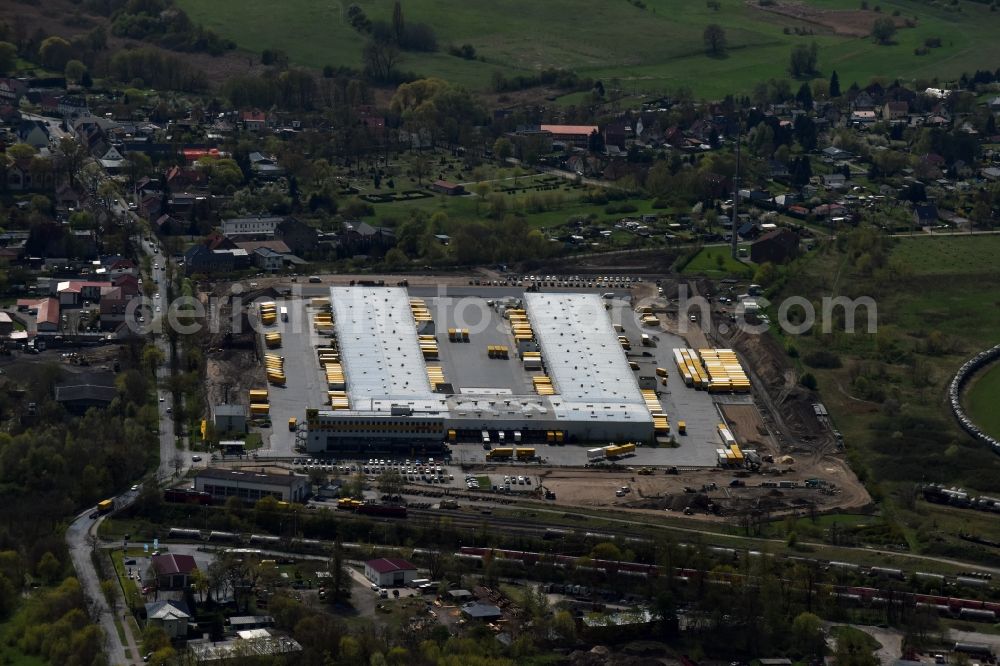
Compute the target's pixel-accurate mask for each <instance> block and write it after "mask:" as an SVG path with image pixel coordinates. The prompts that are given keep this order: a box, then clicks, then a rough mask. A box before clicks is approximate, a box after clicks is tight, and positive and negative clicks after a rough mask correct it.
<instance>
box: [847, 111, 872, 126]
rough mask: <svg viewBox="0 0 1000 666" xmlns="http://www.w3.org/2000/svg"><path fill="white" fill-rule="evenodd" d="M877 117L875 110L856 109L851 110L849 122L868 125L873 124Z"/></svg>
mask: <svg viewBox="0 0 1000 666" xmlns="http://www.w3.org/2000/svg"><path fill="white" fill-rule="evenodd" d="M876 120H878V117H877V116H876V115H875V111H873V110H870V109H858V110H856V111H852V112H851V124H853V125H854V126H856V127H862V128H864V127H868V126H870V125H874V124H875V121H876Z"/></svg>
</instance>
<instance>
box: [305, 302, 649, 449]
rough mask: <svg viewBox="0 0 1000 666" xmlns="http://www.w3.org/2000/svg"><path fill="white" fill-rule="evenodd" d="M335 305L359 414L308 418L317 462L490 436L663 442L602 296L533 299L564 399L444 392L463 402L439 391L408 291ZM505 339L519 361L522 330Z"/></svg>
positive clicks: (533, 318) (528, 305) (540, 343)
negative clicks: (322, 455) (330, 456)
mask: <svg viewBox="0 0 1000 666" xmlns="http://www.w3.org/2000/svg"><path fill="white" fill-rule="evenodd" d="M484 305H485V301H484ZM330 306H331V310H332V319H333V330H334V334H335V337H336V343H337V350H338V353H339V357H340V363H341V364H342V366H343V374H344V380H345V388H346V393H347V399H348V408H347V409H310V410H308V411H307V425H308V437H307V440H306V450H307V451H309V452H317V453H318V452H348V451H357V452H364V451H366V450H385V449H400V450H403V449H424V450H428V451H429V450H435V449H438V450H439V449H440V448H441V447H442V446H443V444H444V442H445V441H446V440H448V439H452V440H454V439H455V437H456V436H457V437H459V438H463V439H466V438H468V437H476V438H477V439H478V436H479V433H484V434H485V433H502V432H506V433H507V434H508V436H511V435H513V434H514V433H517V441H525V442H531V441H546V437H547V436H551V434H552V433H553V432H558V433H560V441H561V438H562V436H563V435H565V437H566V438H567V439H568V440H576V441H581V442H593V441H603V442H607V441H642V442H645V441H650V440H652V438H653V436H654V428H653V418H652V415H651V413H650V411H649V408H648V407H647V404H646V402H645V401H644V399H643V396H642V393H641V391H640V389H639V385H638V381H637V380H636V377H635V375H634V374H633V372H632V371H631V369H630V367H629V363H628V359H627V358H626V356H625V352H624V351H623V349H622V346H621V344H620V342H619V340H618V335H617V333H616V332H615V330H614V327H613V326H612V323H611V318H610V317H609V315H608V313H607V310H606V309H605V304H604V301H603V300H602V299H601V298H600V297H599V296H598V295H596V294H577V293H527V294H525V297H524V309H525V312H526V314H527V318H528V320H529V321H530V324H531V329H532V330H533V333H534V336H535V339H536V342H537V348H538V349H539V350H540V351H541V359H542V365H543V366H544V372H545V373H546V376H547V377H548V378H549V380H550V381H551V384H552V389H553V390H552V391H551V394H541V395H539V394H534V393H526V392H525V390H524V388H523V386H516V387H515V386H512V387H510V388H509V389H502V388H500V389H498V388H491V389H476V388H472V387H466V388H461V389H459V390H453V389H450V388H448V387H450V385H449V384H447V383H445V384H443V385H440V384H439V385H438V388H439V390H440V389H441V388H442V386H443V387H445V390H448V391H451V392H435V390H434V387H432V385H431V382H430V379H429V378H428V366H427V363H426V361H425V348H424V347H423V346H422V342H421V340H420V339H419V338H418V335H420V334H424V335H426V334H427V332H428V330H433V328H430V329H429V328H428V327H427V326H424V327H423V328H422V329H421V330H420V331H418V329H417V323H416V322H415V320H414V313H413V310H412V309H411V302H410V297H409V295H408V293H407V291H406V289H404V288H396V287H390V288H385V287H362V286H357V287H333V288H331V289H330ZM441 330H444V329H443V328H442V329H441ZM505 334H506V335H507V336H508V337H509V338H510V343H511V344H510V347H511V349H514V350H516V349H517V345H516V344H514V338H513V336H512V335H511V332H510V330H507V331H506V332H505ZM472 342H475V336H473V340H472ZM442 344H445V343H443V341H442ZM442 351H445V350H444V349H442ZM482 362H483V363H497V362H508V363H520V359H517V358H512V359H511V360H505V361H496V360H486V352H485V349H484V351H483V360H482ZM529 385H530V383H529ZM500 439H501V440H502V438H500ZM512 439H513V438H512Z"/></svg>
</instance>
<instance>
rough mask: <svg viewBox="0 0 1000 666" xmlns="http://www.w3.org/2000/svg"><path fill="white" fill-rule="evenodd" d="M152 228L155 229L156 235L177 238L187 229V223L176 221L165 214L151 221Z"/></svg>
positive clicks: (171, 216)
mask: <svg viewBox="0 0 1000 666" xmlns="http://www.w3.org/2000/svg"><path fill="white" fill-rule="evenodd" d="M153 226H154V228H155V229H156V233H158V234H160V235H161V236H179V235H181V234H183V233H184V232H185V231H186V230H187V228H188V225H187V223H185V222H182V221H181V220H178V219H177V218H176V217H174V216H173V215H170V214H169V213H165V214H163V215H161V216H159V217H158V218H156V219H155V220H154V221H153Z"/></svg>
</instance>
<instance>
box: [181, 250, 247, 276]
mask: <svg viewBox="0 0 1000 666" xmlns="http://www.w3.org/2000/svg"><path fill="white" fill-rule="evenodd" d="M234 267H235V257H234V256H233V255H232V254H231V253H229V252H225V251H215V250H210V249H209V248H207V247H205V246H204V245H200V244H199V245H194V246H192V247H191V248H189V249H188V251H187V252H185V253H184V271H185V272H186V273H187V274H188V275H193V274H196V273H204V274H212V273H228V272H230V271H232V270H233V269H234Z"/></svg>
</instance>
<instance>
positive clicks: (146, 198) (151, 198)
mask: <svg viewBox="0 0 1000 666" xmlns="http://www.w3.org/2000/svg"><path fill="white" fill-rule="evenodd" d="M162 208H163V195H162V194H161V193H159V192H150V193H148V194H144V195H143V196H142V197H141V198H140V199H139V204H138V206H137V210H138V212H139V215H141V216H142V217H145V218H146V219H152V218H154V217H159V216H160V215H161V212H160V211H161V210H162Z"/></svg>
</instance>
